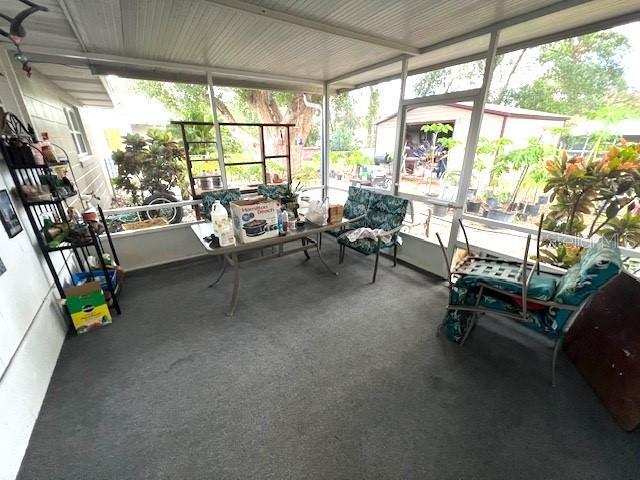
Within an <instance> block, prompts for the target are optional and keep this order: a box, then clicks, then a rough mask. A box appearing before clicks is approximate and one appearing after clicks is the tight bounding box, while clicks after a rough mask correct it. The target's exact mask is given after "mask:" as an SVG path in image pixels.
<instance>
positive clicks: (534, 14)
mask: <svg viewBox="0 0 640 480" xmlns="http://www.w3.org/2000/svg"><path fill="white" fill-rule="evenodd" d="M593 1H594V0H561V1H559V2H557V3H552V4H551V5H547V6H546V7H541V8H537V9H535V10H532V11H530V12H527V13H523V14H521V15H516V16H515V17H511V18H507V19H505V20H501V21H499V22H495V23H492V24H491V25H487V26H486V27H482V28H478V29H476V30H472V31H471V32H467V33H463V34H462V35H457V36H455V37H451V38H447V39H446V40H443V41H441V42H437V43H433V44H431V45H426V46H424V47H422V48H420V53H421V54H423V53H429V52H432V51H434V50H438V49H440V48H444V47H449V46H451V45H455V44H456V43H460V42H464V41H465V40H471V39H473V38H476V37H481V36H483V35H488V34H490V33H491V32H493V31H494V30H502V29H504V28H508V27H512V26H514V25H517V24H519V23H524V22H528V21H529V20H535V19H537V18H540V17H544V16H547V15H551V14H552V13H557V12H561V11H562V10H566V9H568V8H573V7H577V6H579V5H582V4H585V3H591V2H593Z"/></svg>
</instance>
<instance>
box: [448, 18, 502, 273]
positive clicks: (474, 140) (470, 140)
mask: <svg viewBox="0 0 640 480" xmlns="http://www.w3.org/2000/svg"><path fill="white" fill-rule="evenodd" d="M497 46H498V31H497V30H495V31H493V32H491V38H490V40H489V49H488V51H487V58H486V61H485V64H484V75H483V77H482V87H480V91H479V92H478V95H477V97H476V98H475V99H474V103H473V110H472V111H471V120H470V124H469V133H468V135H467V143H466V145H465V151H464V159H463V161H462V170H461V172H460V182H459V184H458V195H457V197H456V207H455V210H454V214H453V221H452V223H451V231H450V232H449V243H448V245H447V255H448V257H449V262H451V261H452V259H453V254H454V252H455V248H456V242H457V241H458V230H459V228H460V226H459V222H458V220H459V219H461V218H462V211H463V209H464V206H465V202H466V199H467V191H468V190H469V185H470V184H471V175H472V174H473V163H474V161H475V158H476V148H477V147H478V138H479V137H480V126H481V125H482V116H483V112H484V104H485V102H486V101H487V94H488V92H489V87H490V85H491V79H492V77H493V69H494V67H495V64H496V49H497Z"/></svg>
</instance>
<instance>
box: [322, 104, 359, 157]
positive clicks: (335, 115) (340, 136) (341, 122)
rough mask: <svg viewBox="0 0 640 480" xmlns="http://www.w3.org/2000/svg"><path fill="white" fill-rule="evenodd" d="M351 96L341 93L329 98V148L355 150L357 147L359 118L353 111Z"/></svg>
mask: <svg viewBox="0 0 640 480" xmlns="http://www.w3.org/2000/svg"><path fill="white" fill-rule="evenodd" d="M353 107H354V106H353V98H352V97H351V96H350V95H349V94H348V93H341V94H339V95H336V96H335V97H332V99H331V129H330V130H331V133H330V139H329V141H330V145H331V150H338V151H341V150H342V151H344V150H355V149H356V148H358V146H359V145H358V141H357V139H356V130H357V129H358V128H359V127H360V119H359V118H358V116H357V115H356V114H355V112H354V108H353Z"/></svg>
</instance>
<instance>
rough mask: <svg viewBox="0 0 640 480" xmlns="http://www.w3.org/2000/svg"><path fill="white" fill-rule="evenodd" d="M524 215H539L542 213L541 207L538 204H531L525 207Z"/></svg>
mask: <svg viewBox="0 0 640 480" xmlns="http://www.w3.org/2000/svg"><path fill="white" fill-rule="evenodd" d="M524 213H526V214H527V215H534V216H535V215H538V213H540V205H539V204H537V203H536V204H533V203H530V204H529V205H527V206H526V207H525V209H524Z"/></svg>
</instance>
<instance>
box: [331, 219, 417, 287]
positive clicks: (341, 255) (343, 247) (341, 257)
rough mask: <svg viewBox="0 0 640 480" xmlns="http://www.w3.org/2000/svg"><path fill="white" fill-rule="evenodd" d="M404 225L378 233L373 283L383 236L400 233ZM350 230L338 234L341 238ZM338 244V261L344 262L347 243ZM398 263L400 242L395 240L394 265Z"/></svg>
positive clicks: (376, 272)
mask: <svg viewBox="0 0 640 480" xmlns="http://www.w3.org/2000/svg"><path fill="white" fill-rule="evenodd" d="M402 227H404V225H400V226H399V227H396V228H394V229H392V230H389V231H384V232H382V233H380V234H378V235H376V238H377V245H376V259H375V263H374V266H373V278H372V279H371V283H376V276H377V274H378V261H379V259H380V249H381V248H382V237H383V236H385V235H392V236H395V235H397V234H398V233H400V230H401V229H402ZM348 233H349V232H343V233H341V234H340V235H338V237H337V238H340V237H342V236H344V235H347V234H348ZM338 245H340V249H339V254H338V255H339V257H338V259H339V260H338V263H339V264H342V263H343V262H344V253H345V250H346V247H347V245H343V244H342V243H339V244H338ZM397 265H398V243H397V242H394V244H393V266H394V267H396V266H397Z"/></svg>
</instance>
